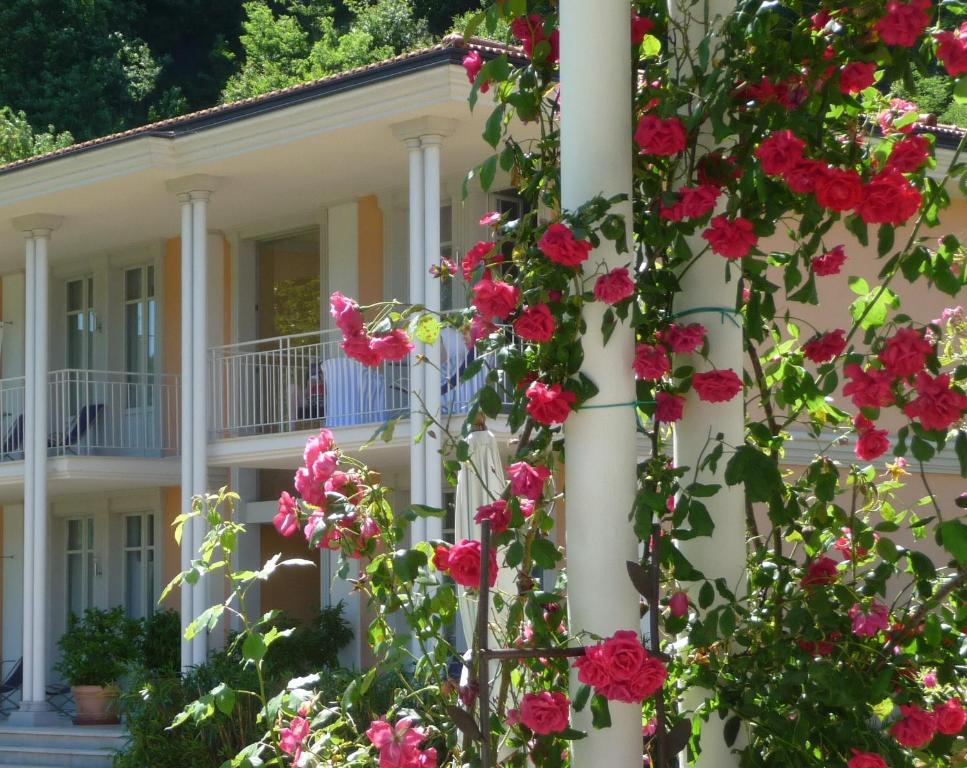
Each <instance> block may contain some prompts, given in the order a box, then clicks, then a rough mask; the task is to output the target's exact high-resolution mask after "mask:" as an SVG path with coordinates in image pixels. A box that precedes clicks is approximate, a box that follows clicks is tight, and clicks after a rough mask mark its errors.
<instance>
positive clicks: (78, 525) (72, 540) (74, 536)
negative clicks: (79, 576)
mask: <svg viewBox="0 0 967 768" xmlns="http://www.w3.org/2000/svg"><path fill="white" fill-rule="evenodd" d="M83 531H84V521H83V520H68V521H67V550H68V551H69V552H71V551H72V552H76V551H77V550H79V549H81V548H82V546H83V545H82V544H81V542H83V541H84V535H83Z"/></svg>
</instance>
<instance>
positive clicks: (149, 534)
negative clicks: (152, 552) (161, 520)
mask: <svg viewBox="0 0 967 768" xmlns="http://www.w3.org/2000/svg"><path fill="white" fill-rule="evenodd" d="M147 526H148V530H147V531H145V533H146V534H147V539H148V540H147V545H148V546H149V547H153V546H154V515H148V522H147Z"/></svg>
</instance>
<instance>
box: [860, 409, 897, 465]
mask: <svg viewBox="0 0 967 768" xmlns="http://www.w3.org/2000/svg"><path fill="white" fill-rule="evenodd" d="M854 423H855V425H856V428H857V430H859V438H858V439H857V441H856V448H855V449H854V452H855V453H856V458H858V459H859V460H860V461H873V460H874V459H878V458H879V457H880V456H882V455H883V454H884V453H886V452H887V449H889V447H890V439H889V437H887V435H889V432H887V431H886V430H885V429H874V424H873V422H871V421H870V420H869V419H867V418H866V417H864V416H858V417H857V418H856V420H855V421H854Z"/></svg>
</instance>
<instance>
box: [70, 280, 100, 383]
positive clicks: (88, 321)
mask: <svg viewBox="0 0 967 768" xmlns="http://www.w3.org/2000/svg"><path fill="white" fill-rule="evenodd" d="M73 283H80V284H81V306H80V309H71V308H70V290H71V285H72V284H73ZM64 308H65V315H66V319H67V337H66V339H65V340H64V367H66V368H71V367H72V366H71V359H70V353H71V350H70V345H71V329H72V328H73V327H74V324H75V322H76V320H75V318H78V317H80V318H81V321H80V324H81V331H83V332H84V333H82V335H81V339H82V342H81V354H80V357H81V358H83V365H82V366H81V369H86V370H92V369H93V368H94V331H95V329H96V327H97V318H96V317H95V315H94V275H93V274H86V275H79V276H77V277H72V278H69V279H68V280H65V281H64Z"/></svg>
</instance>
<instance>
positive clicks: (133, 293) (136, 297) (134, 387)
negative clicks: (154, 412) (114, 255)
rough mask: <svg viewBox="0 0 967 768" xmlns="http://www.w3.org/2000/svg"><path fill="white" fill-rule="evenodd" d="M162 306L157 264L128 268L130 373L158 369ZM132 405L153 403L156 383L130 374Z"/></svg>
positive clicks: (126, 307)
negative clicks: (158, 298)
mask: <svg viewBox="0 0 967 768" xmlns="http://www.w3.org/2000/svg"><path fill="white" fill-rule="evenodd" d="M157 345H158V309H157V302H156V300H155V275H154V266H153V265H151V264H148V265H146V266H142V267H134V268H132V269H128V270H126V271H125V273H124V365H125V370H126V371H127V372H128V373H137V374H152V373H155V371H156V370H157V365H156V363H157V356H158V350H157ZM129 384H130V386H129V387H128V404H129V406H137V405H151V404H152V395H153V391H154V390H153V387H152V386H151V384H152V382H151V381H150V380H148V379H147V378H145V377H143V376H131V377H129Z"/></svg>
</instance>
